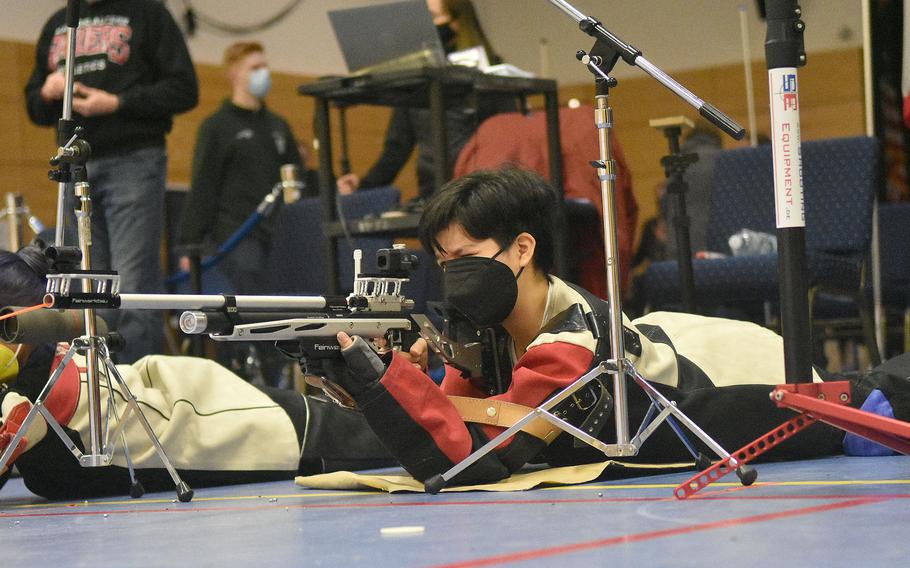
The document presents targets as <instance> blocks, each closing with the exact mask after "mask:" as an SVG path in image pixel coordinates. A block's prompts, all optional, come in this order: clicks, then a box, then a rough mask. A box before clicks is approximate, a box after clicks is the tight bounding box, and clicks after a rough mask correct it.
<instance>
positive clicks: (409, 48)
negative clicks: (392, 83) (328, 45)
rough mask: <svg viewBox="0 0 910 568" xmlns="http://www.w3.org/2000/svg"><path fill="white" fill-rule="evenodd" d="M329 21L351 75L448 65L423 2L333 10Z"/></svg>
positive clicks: (415, 0)
mask: <svg viewBox="0 0 910 568" xmlns="http://www.w3.org/2000/svg"><path fill="white" fill-rule="evenodd" d="M329 21H330V22H331V24H332V29H333V31H334V32H335V38H336V39H337V40H338V45H339V47H341V53H342V55H343V56H344V61H345V63H346V64H347V66H348V71H349V72H350V73H366V72H373V71H379V70H388V71H391V70H393V69H406V68H412V67H422V66H433V67H440V66H443V65H445V64H446V56H445V51H444V50H443V48H442V42H441V41H440V40H439V35H438V34H437V32H436V26H435V25H434V24H433V17H432V16H431V15H430V10H429V9H428V8H427V4H426V2H425V1H424V0H408V1H406V2H392V3H389V4H379V5H373V6H364V7H360V8H349V9H346V10H332V11H330V12H329Z"/></svg>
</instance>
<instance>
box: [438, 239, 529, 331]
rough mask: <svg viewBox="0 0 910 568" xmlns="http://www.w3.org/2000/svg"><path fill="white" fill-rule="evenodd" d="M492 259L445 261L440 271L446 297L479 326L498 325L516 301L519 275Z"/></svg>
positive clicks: (520, 271) (472, 257)
mask: <svg viewBox="0 0 910 568" xmlns="http://www.w3.org/2000/svg"><path fill="white" fill-rule="evenodd" d="M503 250H505V249H501V250H500V251H499V252H497V253H496V254H495V255H494V256H493V257H492V258H486V257H480V256H466V257H463V258H456V259H454V260H450V261H447V262H446V263H445V270H444V272H443V274H442V282H443V290H445V300H446V302H447V303H448V305H449V306H451V307H452V308H454V309H456V310H457V311H458V312H460V313H461V314H462V315H463V316H464V317H466V318H467V319H468V321H470V322H471V323H472V324H473V325H475V326H476V327H478V328H484V327H492V326H494V325H499V324H501V323H502V322H503V321H504V320H505V319H506V318H507V317H509V314H511V313H512V310H513V309H515V302H517V301H518V277H519V276H521V273H522V272H523V271H524V267H522V268H521V270H519V271H518V274H512V270H511V269H510V268H509V267H508V266H506V265H505V264H503V263H501V262H499V261H498V260H496V257H497V256H499V255H500V254H502V251H503Z"/></svg>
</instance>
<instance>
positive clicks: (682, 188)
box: [660, 126, 698, 314]
mask: <svg viewBox="0 0 910 568" xmlns="http://www.w3.org/2000/svg"><path fill="white" fill-rule="evenodd" d="M663 131H664V136H666V137H667V141H668V143H669V146H670V154H669V155H667V156H664V157H663V158H661V160H660V163H661V165H663V167H664V173H665V175H666V176H667V200H668V201H669V203H670V215H671V217H672V222H673V233H674V237H675V239H676V265H677V267H678V270H679V290H680V299H681V300H682V307H683V311H685V312H688V313H690V314H694V313H695V311H696V305H695V273H694V270H693V268H692V240H691V237H690V234H689V215H688V213H687V212H686V192H687V191H689V184H688V183H686V180H685V179H683V174H684V173H685V171H686V169H687V168H688V167H689V165H691V164H693V163H695V162H696V161H698V155H697V154H682V153H681V152H680V148H679V136H680V134H682V127H680V126H667V127H665V128H663Z"/></svg>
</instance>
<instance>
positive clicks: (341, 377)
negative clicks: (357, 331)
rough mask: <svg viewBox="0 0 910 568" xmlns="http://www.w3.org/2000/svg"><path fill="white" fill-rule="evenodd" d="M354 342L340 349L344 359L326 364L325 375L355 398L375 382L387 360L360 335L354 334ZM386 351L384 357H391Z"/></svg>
mask: <svg viewBox="0 0 910 568" xmlns="http://www.w3.org/2000/svg"><path fill="white" fill-rule="evenodd" d="M352 339H353V340H354V342H353V343H352V344H351V345H349V346H348V347H347V348H345V349H342V350H341V355H342V356H343V357H344V361H343V362H342V361H337V360H336V361H333V364H328V365H326V369H325V370H326V375H328V378H329V379H330V380H332V381H333V382H335V383H337V384H338V386H340V387H342V388H343V389H344V390H346V391H347V392H348V393H350V394H351V396H352V397H353V398H354V399H357V398H358V397H359V396H360V395H361V394H362V393H363V392H365V391H366V390H367V389H368V388H369V387H371V386H372V385H374V384H376V383H377V382H378V381H379V379H381V378H382V376H383V375H384V374H385V370H386V367H387V366H388V363H390V362H391V359H389V361H383V358H382V357H380V355H379V354H378V353H376V351H374V350H373V347H372V346H371V345H370V344H369V343H367V342H366V341H364V339H363V338H362V337H359V336H355V337H353V338H352ZM391 356H392V354H391V353H388V354H386V355H385V356H384V357H388V358H391Z"/></svg>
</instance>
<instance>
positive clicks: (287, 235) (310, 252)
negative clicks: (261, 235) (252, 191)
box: [267, 197, 327, 295]
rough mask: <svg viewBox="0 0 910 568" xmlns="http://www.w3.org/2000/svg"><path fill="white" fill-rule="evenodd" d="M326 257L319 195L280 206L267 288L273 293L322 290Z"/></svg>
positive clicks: (324, 282)
mask: <svg viewBox="0 0 910 568" xmlns="http://www.w3.org/2000/svg"><path fill="white" fill-rule="evenodd" d="M325 257H326V254H325V237H324V236H323V234H322V205H321V203H320V200H319V198H318V197H306V198H304V199H300V200H298V201H296V202H295V203H292V204H290V205H287V206H285V207H282V208H281V211H280V212H279V214H278V219H277V220H276V222H275V228H274V231H273V233H272V241H271V245H270V250H269V258H268V262H267V267H268V278H269V280H270V281H269V288H270V289H271V290H272V291H273V292H274V293H276V294H304V295H306V294H325V293H326V291H327V287H326V281H325V272H326V270H325V269H326V259H325Z"/></svg>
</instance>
